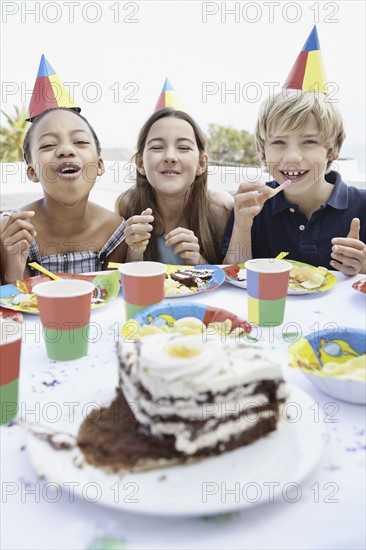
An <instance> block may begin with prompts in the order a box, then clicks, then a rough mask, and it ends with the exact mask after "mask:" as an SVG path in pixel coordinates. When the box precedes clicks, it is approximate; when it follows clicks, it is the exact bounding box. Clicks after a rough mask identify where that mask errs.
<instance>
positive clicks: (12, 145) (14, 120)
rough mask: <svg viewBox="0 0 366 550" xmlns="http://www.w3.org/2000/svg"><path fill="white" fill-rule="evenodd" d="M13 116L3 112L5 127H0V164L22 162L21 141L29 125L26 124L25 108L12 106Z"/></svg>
mask: <svg viewBox="0 0 366 550" xmlns="http://www.w3.org/2000/svg"><path fill="white" fill-rule="evenodd" d="M14 110H15V115H14V116H10V115H8V114H7V113H5V112H4V111H1V113H2V115H3V116H4V117H5V118H6V121H7V126H3V124H2V123H1V126H0V162H20V161H22V160H23V141H24V138H25V135H26V133H27V130H28V128H29V125H30V123H29V122H26V120H25V117H26V116H27V109H26V107H24V106H23V107H21V108H19V107H16V106H14ZM2 119H3V117H2Z"/></svg>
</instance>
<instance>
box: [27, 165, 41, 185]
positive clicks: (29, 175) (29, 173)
mask: <svg viewBox="0 0 366 550" xmlns="http://www.w3.org/2000/svg"><path fill="white" fill-rule="evenodd" d="M27 178H28V179H29V180H30V181H32V182H33V183H38V182H39V179H38V176H37V174H36V171H35V170H34V168H33V166H30V165H29V166H27Z"/></svg>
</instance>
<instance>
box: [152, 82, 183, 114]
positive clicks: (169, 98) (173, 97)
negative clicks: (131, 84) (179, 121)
mask: <svg viewBox="0 0 366 550" xmlns="http://www.w3.org/2000/svg"><path fill="white" fill-rule="evenodd" d="M166 107H171V108H172V109H175V110H176V111H182V110H183V105H182V103H181V101H180V99H179V97H178V96H177V93H176V91H175V89H174V87H173V86H172V83H171V82H170V81H169V79H168V78H166V79H165V82H164V86H163V89H162V90H161V94H160V96H159V99H158V102H157V104H156V105H155V112H156V111H160V110H161V109H165V108H166Z"/></svg>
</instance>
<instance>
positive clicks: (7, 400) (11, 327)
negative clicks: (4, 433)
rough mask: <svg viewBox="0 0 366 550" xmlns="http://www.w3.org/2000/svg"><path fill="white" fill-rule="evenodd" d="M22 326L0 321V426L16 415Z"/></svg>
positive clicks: (12, 322)
mask: <svg viewBox="0 0 366 550" xmlns="http://www.w3.org/2000/svg"><path fill="white" fill-rule="evenodd" d="M21 337H22V326H21V324H20V323H16V322H15V321H7V320H3V319H0V403H1V411H0V424H7V423H8V422H10V421H11V420H13V419H14V418H15V417H16V415H17V413H18V387H19V367H20V350H21V344H22V338H21Z"/></svg>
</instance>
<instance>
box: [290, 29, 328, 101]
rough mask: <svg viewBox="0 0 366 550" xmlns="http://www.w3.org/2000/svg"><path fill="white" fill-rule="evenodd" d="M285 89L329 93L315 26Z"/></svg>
mask: <svg viewBox="0 0 366 550" xmlns="http://www.w3.org/2000/svg"><path fill="white" fill-rule="evenodd" d="M283 88H287V89H292V90H306V91H310V92H321V93H323V94H326V93H327V91H326V89H327V79H326V76H325V70H324V65H323V58H322V54H321V51H320V44H319V38H318V33H317V30H316V26H315V25H314V28H313V30H312V31H311V33H310V35H309V37H308V39H307V41H306V42H305V44H304V47H303V49H302V50H301V52H300V53H299V55H298V57H297V59H296V61H295V64H294V66H293V67H292V69H291V71H290V74H289V75H288V77H287V78H286V82H285V84H284V85H283Z"/></svg>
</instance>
